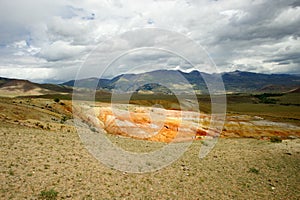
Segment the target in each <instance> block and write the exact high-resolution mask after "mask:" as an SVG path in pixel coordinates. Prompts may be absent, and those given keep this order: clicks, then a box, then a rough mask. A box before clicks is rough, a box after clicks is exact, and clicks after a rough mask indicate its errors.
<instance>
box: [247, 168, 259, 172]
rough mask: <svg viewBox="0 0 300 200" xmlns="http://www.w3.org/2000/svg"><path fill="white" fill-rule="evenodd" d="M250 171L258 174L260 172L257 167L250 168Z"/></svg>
mask: <svg viewBox="0 0 300 200" xmlns="http://www.w3.org/2000/svg"><path fill="white" fill-rule="evenodd" d="M249 172H251V173H254V174H258V173H259V170H258V169H256V168H254V167H251V168H250V169H249Z"/></svg>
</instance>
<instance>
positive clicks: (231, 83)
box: [62, 70, 300, 93]
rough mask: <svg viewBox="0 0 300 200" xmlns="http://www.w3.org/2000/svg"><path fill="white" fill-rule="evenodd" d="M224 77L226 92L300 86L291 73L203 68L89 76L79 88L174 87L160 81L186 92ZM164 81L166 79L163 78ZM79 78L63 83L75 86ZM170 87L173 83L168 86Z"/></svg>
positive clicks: (143, 89) (204, 89) (129, 89)
mask: <svg viewBox="0 0 300 200" xmlns="http://www.w3.org/2000/svg"><path fill="white" fill-rule="evenodd" d="M218 76H219V77H222V79H223V82H224V86H225V89H226V92H229V93H235V92H288V91H290V90H294V89H296V88H299V87H300V76H297V75H290V74H262V73H253V72H245V71H234V72H225V73H220V74H208V73H203V72H199V71H192V72H189V73H186V72H182V71H179V70H157V71H151V72H145V73H141V74H123V75H119V76H116V77H114V78H112V79H97V78H88V79H80V80H76V87H83V88H97V89H103V90H108V91H111V90H113V89H116V88H117V89H118V90H120V91H122V92H132V91H138V92H145V93H147V92H150V91H151V92H163V93H169V92H170V90H169V89H168V88H167V87H165V86H162V85H161V84H158V83H157V82H162V83H166V84H170V83H171V84H174V85H175V86H174V88H176V89H177V90H179V91H180V92H183V93H184V91H185V90H186V89H188V88H189V87H190V86H192V87H193V89H194V90H195V91H196V92H197V93H208V90H207V86H206V83H205V80H204V78H203V77H205V79H210V80H214V79H216V77H218ZM161 80H164V81H161ZM144 83H146V84H144ZM74 84H75V80H71V81H68V82H65V83H63V84H62V85H65V86H71V87H73V86H74ZM168 86H169V85H168Z"/></svg>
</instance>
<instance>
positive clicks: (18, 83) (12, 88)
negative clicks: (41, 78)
mask: <svg viewBox="0 0 300 200" xmlns="http://www.w3.org/2000/svg"><path fill="white" fill-rule="evenodd" d="M72 91H73V90H72V88H70V87H67V86H63V85H55V84H38V83H33V82H30V81H28V80H20V79H9V78H1V77H0V96H7V97H15V96H36V95H44V94H54V93H71V92H72Z"/></svg>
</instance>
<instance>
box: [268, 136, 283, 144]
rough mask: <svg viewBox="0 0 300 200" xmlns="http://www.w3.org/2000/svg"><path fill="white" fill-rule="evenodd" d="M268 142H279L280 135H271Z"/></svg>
mask: <svg viewBox="0 0 300 200" xmlns="http://www.w3.org/2000/svg"><path fill="white" fill-rule="evenodd" d="M270 142H274V143H280V142H282V139H281V138H280V137H277V136H273V137H271V138H270Z"/></svg>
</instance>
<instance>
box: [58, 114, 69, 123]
mask: <svg viewBox="0 0 300 200" xmlns="http://www.w3.org/2000/svg"><path fill="white" fill-rule="evenodd" d="M67 120H68V118H67V116H62V118H61V120H60V123H61V124H63V123H65V122H66V121H67Z"/></svg>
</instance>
